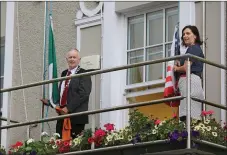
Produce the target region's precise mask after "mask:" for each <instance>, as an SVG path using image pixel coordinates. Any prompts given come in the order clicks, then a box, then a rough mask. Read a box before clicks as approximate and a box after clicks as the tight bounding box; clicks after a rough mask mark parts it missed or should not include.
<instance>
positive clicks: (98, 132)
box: [95, 129, 106, 137]
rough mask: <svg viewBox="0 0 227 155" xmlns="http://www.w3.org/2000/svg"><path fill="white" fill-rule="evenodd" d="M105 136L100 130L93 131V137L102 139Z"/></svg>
mask: <svg viewBox="0 0 227 155" xmlns="http://www.w3.org/2000/svg"><path fill="white" fill-rule="evenodd" d="M105 135H106V132H105V131H104V130H102V129H98V130H96V131H95V137H97V136H100V137H103V136H105Z"/></svg>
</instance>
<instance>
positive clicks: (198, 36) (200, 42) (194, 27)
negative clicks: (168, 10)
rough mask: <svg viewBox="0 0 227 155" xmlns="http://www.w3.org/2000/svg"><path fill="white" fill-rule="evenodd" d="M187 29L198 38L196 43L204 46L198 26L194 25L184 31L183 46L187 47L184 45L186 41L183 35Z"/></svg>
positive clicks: (188, 26)
mask: <svg viewBox="0 0 227 155" xmlns="http://www.w3.org/2000/svg"><path fill="white" fill-rule="evenodd" d="M187 28H188V29H190V30H191V31H192V33H193V34H194V35H195V36H196V39H195V43H197V44H199V45H202V44H203V42H202V41H201V40H200V35H199V30H198V29H197V27H196V26H193V25H187V26H185V27H184V28H183V29H182V36H181V40H182V45H184V46H186V44H185V43H184V39H183V35H184V34H183V33H184V30H185V29H187Z"/></svg>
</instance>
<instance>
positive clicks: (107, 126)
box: [104, 123, 114, 131]
mask: <svg viewBox="0 0 227 155" xmlns="http://www.w3.org/2000/svg"><path fill="white" fill-rule="evenodd" d="M104 127H105V128H106V130H107V131H112V130H114V124H110V123H108V124H105V125H104Z"/></svg>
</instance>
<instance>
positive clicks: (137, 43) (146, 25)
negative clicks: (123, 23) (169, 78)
mask: <svg viewBox="0 0 227 155" xmlns="http://www.w3.org/2000/svg"><path fill="white" fill-rule="evenodd" d="M177 22H178V8H177V7H172V8H166V9H160V10H158V11H154V12H147V13H144V14H141V15H137V16H133V17H129V18H128V38H127V59H128V60H127V61H128V64H133V63H138V62H142V61H148V60H155V59H161V58H164V57H168V56H169V54H170V49H171V43H172V38H173V33H174V27H175V25H176V24H177ZM165 69H166V64H165V63H159V64H153V65H148V66H142V67H137V68H130V69H128V71H127V84H135V83H141V82H146V81H154V80H160V79H164V77H165Z"/></svg>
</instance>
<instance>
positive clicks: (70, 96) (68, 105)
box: [41, 49, 91, 138]
mask: <svg viewBox="0 0 227 155" xmlns="http://www.w3.org/2000/svg"><path fill="white" fill-rule="evenodd" d="M66 60H67V63H68V69H66V70H64V71H63V72H62V74H61V77H64V76H69V75H72V74H80V73H84V72H86V70H85V69H83V68H80V66H79V63H80V55H79V51H78V50H77V49H72V50H70V51H69V52H68V53H67V55H66ZM90 93H91V78H90V76H82V77H78V78H73V79H70V80H69V81H67V80H65V81H61V82H60V85H59V95H60V97H59V98H60V100H59V101H58V102H57V103H56V104H59V106H60V108H61V110H60V111H56V112H57V113H58V114H59V115H64V114H70V113H77V112H82V111H87V110H88V102H89V95H90ZM41 101H42V102H43V103H44V104H48V100H45V99H41ZM70 121H71V127H72V129H71V136H72V138H75V137H76V136H77V135H78V134H80V133H81V131H83V130H84V127H85V124H87V123H88V116H87V115H82V116H76V117H71V118H70ZM63 122H64V119H60V120H57V124H56V133H59V134H60V135H61V137H62V128H63Z"/></svg>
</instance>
